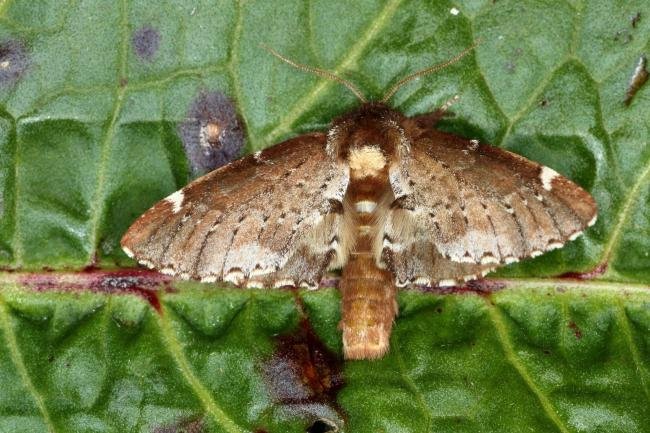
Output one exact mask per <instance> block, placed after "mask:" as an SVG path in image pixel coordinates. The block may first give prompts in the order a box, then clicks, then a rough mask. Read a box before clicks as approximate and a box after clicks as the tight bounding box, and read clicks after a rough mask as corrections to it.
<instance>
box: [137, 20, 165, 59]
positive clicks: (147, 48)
mask: <svg viewBox="0 0 650 433" xmlns="http://www.w3.org/2000/svg"><path fill="white" fill-rule="evenodd" d="M131 43H132V44H133V51H134V52H135V54H136V56H138V57H139V58H140V59H142V60H146V61H150V60H151V59H152V58H153V56H154V55H155V54H156V52H157V51H158V47H159V46H160V33H158V30H156V29H154V28H153V27H150V26H144V27H140V28H139V29H137V30H136V31H135V32H134V33H133V38H132V39H131Z"/></svg>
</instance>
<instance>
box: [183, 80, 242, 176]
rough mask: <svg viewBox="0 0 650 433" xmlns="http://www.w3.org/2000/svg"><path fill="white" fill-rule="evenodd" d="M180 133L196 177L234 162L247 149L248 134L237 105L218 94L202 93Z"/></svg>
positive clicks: (190, 110) (195, 101) (191, 108)
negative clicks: (246, 137) (245, 147)
mask: <svg viewBox="0 0 650 433" xmlns="http://www.w3.org/2000/svg"><path fill="white" fill-rule="evenodd" d="M179 134H180V137H181V140H182V141H183V147H184V148H185V153H186V155H187V159H188V160H189V162H190V167H191V169H192V173H193V174H194V175H200V174H204V173H206V172H208V171H211V170H214V169H215V168H218V167H221V166H222V165H225V164H227V163H229V162H231V161H232V160H233V159H235V158H236V157H238V156H239V155H240V153H241V150H242V148H243V146H244V131H243V128H242V125H241V122H240V121H239V117H238V116H237V110H236V108H235V104H234V103H233V102H232V101H231V100H230V99H229V98H228V97H227V96H226V95H224V94H223V93H221V92H218V91H214V92H207V91H202V92H201V93H200V94H199V95H198V96H197V98H196V99H195V100H194V102H193V103H192V106H191V107H190V109H189V111H188V114H187V120H186V121H184V122H183V123H182V124H181V125H180V127H179Z"/></svg>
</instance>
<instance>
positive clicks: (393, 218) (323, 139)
mask: <svg viewBox="0 0 650 433" xmlns="http://www.w3.org/2000/svg"><path fill="white" fill-rule="evenodd" d="M472 48H473V47H472ZM472 48H470V49H472ZM270 51H272V53H273V54H274V55H276V56H277V57H279V58H281V59H282V60H284V61H286V62H288V63H290V64H292V65H293V66H296V67H298V68H300V69H302V70H306V71H310V72H313V73H316V74H318V75H321V76H325V77H328V78H331V79H334V80H336V81H338V82H340V83H343V84H344V85H346V86H347V87H348V88H349V89H350V90H351V91H352V92H354V93H355V94H356V95H357V96H358V97H359V98H360V99H361V101H362V102H363V104H362V105H361V107H360V108H358V109H357V110H355V111H353V112H351V113H349V114H346V115H344V116H342V117H340V118H338V119H335V120H334V121H333V122H332V126H331V128H330V129H329V130H328V131H327V133H322V132H315V133H311V134H305V135H301V136H299V137H296V138H293V139H290V140H287V141H285V142H282V143H280V144H277V145H275V146H273V147H270V148H268V149H265V150H263V151H259V152H256V153H255V154H253V155H249V156H247V157H244V158H242V159H240V160H237V161H234V162H232V163H230V164H228V165H226V166H223V167H221V168H219V169H217V170H215V171H212V172H211V173H209V174H207V175H205V176H203V177H201V178H199V179H197V180H195V181H194V182H192V183H190V184H189V185H187V186H186V187H185V188H183V189H181V190H179V191H177V192H175V193H173V194H172V195H170V196H169V197H167V198H166V199H164V200H162V201H160V202H158V203H157V204H156V205H154V206H153V207H152V208H151V209H149V210H148V211H147V212H146V213H145V214H144V215H142V216H141V217H140V218H139V219H138V220H137V221H135V223H133V225H132V226H131V228H130V229H129V230H128V232H127V233H126V234H125V235H124V237H123V238H122V248H123V249H124V251H125V252H126V254H128V255H129V256H130V257H134V258H135V259H136V260H137V261H138V262H139V263H141V264H144V265H146V266H148V267H150V268H155V269H158V270H160V272H162V273H165V274H169V275H173V276H176V277H179V278H183V279H198V280H201V281H204V282H216V281H227V282H231V283H233V284H236V285H238V286H242V287H284V286H292V287H299V286H306V287H308V288H314V289H315V288H317V287H318V286H319V282H320V280H321V277H322V276H323V274H324V273H325V272H326V271H327V270H330V269H342V277H341V280H340V283H339V289H340V290H341V293H342V320H341V323H340V329H341V330H342V333H343V351H344V355H345V357H346V358H347V359H369V358H379V357H381V356H383V355H384V354H385V353H386V351H387V350H388V347H389V337H390V333H391V329H392V325H393V321H394V319H395V316H396V315H397V302H396V291H397V288H398V287H402V286H408V285H425V286H452V285H457V284H463V282H465V281H468V280H473V279H477V278H481V277H482V276H484V275H485V274H486V273H488V272H490V271H491V270H493V269H495V268H496V267H498V266H501V265H504V264H509V263H514V262H517V261H519V260H522V259H525V258H528V257H536V256H539V255H541V254H543V253H544V252H545V251H550V250H553V249H556V248H560V247H561V246H563V245H564V243H565V242H566V241H568V240H573V239H575V238H576V237H577V236H578V235H580V234H581V233H582V231H583V230H584V229H585V228H586V227H588V226H591V225H592V224H594V222H595V220H596V204H595V202H594V200H593V198H592V197H591V196H590V195H589V193H587V192H586V191H584V190H583V189H582V188H580V187H579V186H578V185H576V184H575V183H573V182H571V181H570V180H569V179H567V178H565V177H563V176H561V175H559V174H558V173H557V172H555V171H554V170H553V169H551V168H548V167H544V166H541V165H539V164H537V163H535V162H533V161H530V160H528V159H526V158H524V157H522V156H519V155H516V154H514V153H511V152H508V151H506V150H503V149H499V148H496V147H492V146H490V145H487V144H483V143H479V142H478V141H477V140H467V139H464V138H460V137H457V136H455V135H451V134H447V133H444V132H441V131H437V130H435V129H433V126H434V124H435V123H436V121H437V120H438V119H440V117H441V116H442V115H443V113H444V110H445V109H446V108H447V107H446V106H445V107H443V108H442V109H440V110H438V111H436V112H434V113H431V114H427V115H422V116H416V117H406V116H404V115H403V114H401V113H400V112H398V111H396V110H393V109H391V108H390V107H389V106H387V105H386V101H387V100H388V99H389V98H390V97H391V96H392V95H393V94H394V93H395V92H396V91H397V89H398V88H399V87H400V86H402V85H403V84H404V83H406V82H408V81H410V80H412V79H414V78H417V77H419V76H422V75H424V74H428V73H431V72H433V71H435V70H438V69H440V68H442V67H444V66H447V65H448V64H451V63H453V62H455V61H457V60H458V59H460V58H461V57H462V56H463V55H465V54H466V53H467V51H469V50H466V51H464V52H463V53H461V54H460V55H458V56H457V57H455V58H454V59H452V60H450V61H448V62H446V63H444V64H442V65H438V66H434V67H431V68H427V69H425V70H422V71H419V72H417V73H415V74H412V75H410V76H408V77H406V78H405V79H403V80H401V81H400V82H398V83H397V84H396V85H395V86H393V88H391V89H390V90H389V91H388V92H387V94H386V96H385V97H384V98H383V99H382V101H381V102H366V100H365V98H364V97H363V95H361V92H359V91H358V90H357V89H356V88H355V87H354V86H353V85H352V84H350V83H348V82H346V81H344V80H342V79H341V78H339V77H337V76H335V75H333V74H330V73H328V72H326V71H321V70H318V69H315V68H311V67H308V66H305V65H300V64H297V63H294V62H292V61H290V60H288V59H286V58H284V57H282V56H281V55H279V54H278V53H276V52H275V51H273V50H270Z"/></svg>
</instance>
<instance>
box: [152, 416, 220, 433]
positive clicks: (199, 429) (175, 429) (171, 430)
mask: <svg viewBox="0 0 650 433" xmlns="http://www.w3.org/2000/svg"><path fill="white" fill-rule="evenodd" d="M206 431H207V430H206V429H205V422H204V421H203V418H199V417H188V418H183V419H181V420H179V421H176V422H173V423H171V424H167V425H161V426H158V427H154V428H153V430H151V433H204V432H206Z"/></svg>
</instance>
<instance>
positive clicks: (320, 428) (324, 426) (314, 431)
mask: <svg viewBox="0 0 650 433" xmlns="http://www.w3.org/2000/svg"><path fill="white" fill-rule="evenodd" d="M306 431H307V433H329V432H337V431H339V428H338V427H337V426H336V424H335V423H334V422H332V421H330V420H328V419H324V418H320V419H317V420H316V421H314V422H313V423H312V424H311V425H310V426H309V427H307V430H306Z"/></svg>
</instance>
